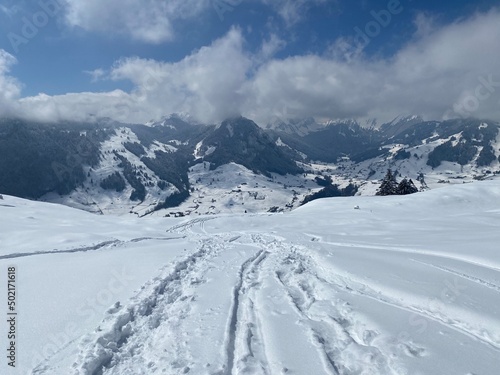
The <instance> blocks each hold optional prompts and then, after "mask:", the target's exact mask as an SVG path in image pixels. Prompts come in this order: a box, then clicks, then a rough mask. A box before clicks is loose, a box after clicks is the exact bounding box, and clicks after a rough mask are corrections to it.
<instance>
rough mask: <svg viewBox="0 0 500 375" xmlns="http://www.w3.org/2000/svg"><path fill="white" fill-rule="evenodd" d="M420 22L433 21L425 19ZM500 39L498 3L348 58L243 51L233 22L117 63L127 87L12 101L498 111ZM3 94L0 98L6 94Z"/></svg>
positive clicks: (47, 112)
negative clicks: (154, 55) (184, 43)
mask: <svg viewBox="0 0 500 375" xmlns="http://www.w3.org/2000/svg"><path fill="white" fill-rule="evenodd" d="M419 17H422V16H419ZM418 22H419V23H420V24H422V25H430V23H429V22H426V21H425V20H424V19H422V18H420V19H419V20H418ZM498 40H500V12H499V11H498V10H496V9H493V10H491V11H490V12H488V13H482V14H476V15H474V16H471V17H470V18H468V19H463V20H460V21H457V22H454V23H452V24H448V25H444V26H441V27H438V26H437V25H435V24H433V25H432V27H428V26H425V27H421V28H419V29H418V31H417V32H416V33H415V36H414V38H413V39H412V40H411V41H409V42H408V43H407V44H406V45H405V46H404V47H402V48H401V49H400V50H399V51H398V52H397V53H395V54H394V55H393V56H390V57H386V58H380V57H379V58H367V57H365V56H363V54H362V53H360V54H358V55H356V56H354V57H353V58H351V59H350V60H348V61H346V59H344V58H342V57H339V56H340V55H339V54H332V55H328V56H318V55H306V56H292V57H288V58H286V59H277V58H276V57H274V54H273V52H274V51H276V50H277V49H279V48H280V46H282V43H283V42H282V41H281V40H280V39H279V38H277V37H270V38H268V39H266V41H264V42H263V45H262V48H261V49H260V50H259V51H257V52H256V53H255V54H250V53H249V52H248V51H247V50H246V49H245V39H244V36H243V33H242V31H241V30H239V29H237V28H233V29H232V30H231V31H229V32H228V33H227V34H226V35H225V36H224V37H222V38H220V39H219V40H216V41H215V42H213V43H212V44H211V45H209V46H206V47H203V48H200V49H199V50H196V51H194V52H193V53H192V54H191V55H189V56H187V57H186V58H184V59H182V60H180V61H178V62H175V63H166V62H161V61H155V60H148V59H142V58H138V57H133V58H125V59H121V60H119V61H117V62H116V63H115V64H114V65H113V66H112V67H111V68H110V69H109V70H106V77H105V78H107V79H111V80H127V81H130V82H132V83H133V85H134V89H133V90H132V91H131V92H124V91H119V90H118V91H113V92H110V93H81V94H68V95H62V96H55V97H50V96H46V95H39V96H36V97H31V98H25V99H23V100H21V101H17V102H16V103H17V104H18V105H19V106H20V107H21V108H22V112H23V113H24V114H26V113H28V114H30V115H31V116H33V117H43V118H45V119H50V118H70V119H72V118H73V119H74V118H79V119H83V118H88V117H94V116H98V117H100V116H107V117H111V118H114V119H116V120H121V121H134V122H145V121H147V120H150V119H152V118H159V117H161V116H163V115H165V114H169V113H172V112H187V113H190V114H192V115H193V117H195V118H196V119H197V120H199V121H201V122H214V121H219V120H222V119H224V118H225V117H228V116H232V115H235V114H242V115H245V116H248V117H251V118H253V119H255V120H257V121H258V122H259V123H262V124H265V123H266V122H267V121H269V120H270V119H272V118H275V117H276V116H284V115H286V116H289V117H308V116H314V117H318V118H325V119H326V118H327V119H341V118H358V119H362V118H368V117H369V118H373V117H376V118H379V119H380V120H381V121H385V120H390V119H391V118H394V117H396V116H397V115H400V114H421V115H424V116H426V117H427V118H429V119H441V118H449V117H459V116H474V117H487V118H493V119H500V105H499V99H500V71H499V70H498V61H500V50H499V49H498ZM5 56H7V55H5ZM5 56H4V57H3V58H2V59H0V72H1V74H0V77H1V79H0V87H8V88H7V89H6V90H3V91H5V92H8V93H10V94H9V95H10V96H9V97H10V99H9V100H12V98H15V97H16V95H18V93H19V85H18V83H17V82H15V81H13V80H12V78H9V77H8V75H7V73H8V66H9V64H11V63H12V61H10V62H9V59H10V60H12V57H10V58H9V57H8V56H7V57H5ZM2 61H3V62H2ZM2 67H3V68H2ZM100 73H102V72H99V76H100V77H101V78H104V77H102V75H101V74H100ZM2 95H3V96H2V97H1V99H0V100H3V101H5V100H6V99H8V98H6V97H5V94H2Z"/></svg>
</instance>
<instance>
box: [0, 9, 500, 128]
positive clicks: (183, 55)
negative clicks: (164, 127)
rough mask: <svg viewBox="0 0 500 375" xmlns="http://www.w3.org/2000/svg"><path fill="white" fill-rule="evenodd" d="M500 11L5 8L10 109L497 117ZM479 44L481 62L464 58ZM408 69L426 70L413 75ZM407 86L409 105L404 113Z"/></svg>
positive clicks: (203, 116) (2, 23)
mask: <svg viewBox="0 0 500 375" xmlns="http://www.w3.org/2000/svg"><path fill="white" fill-rule="evenodd" d="M496 3H497V1H493V0H476V1H473V2H471V1H465V0H458V1H440V2H437V1H430V0H420V1H419V0H399V1H398V0H389V1H388V0H385V1H368V0H360V1H357V0H353V1H349V0H295V1H292V0H121V1H118V0H106V1H103V0H86V1H84V0H36V1H27V0H1V1H0V28H1V33H0V51H1V54H0V74H1V76H0V89H3V91H4V94H3V98H0V104H1V105H2V107H3V108H0V113H2V112H3V113H4V114H5V115H7V114H10V113H19V112H21V113H30V115H31V116H32V117H40V118H46V119H57V118H58V117H59V118H65V117H71V118H73V117H75V116H76V117H79V118H80V117H81V118H87V117H89V116H94V115H95V116H109V117H113V118H116V119H119V120H125V119H132V120H133V121H137V122H141V121H146V120H147V119H149V118H155V117H158V116H161V115H166V114H168V113H167V112H189V113H191V114H193V115H194V116H195V117H197V118H198V119H200V120H206V121H218V120H221V119H223V117H224V116H229V115H233V114H244V115H247V116H252V117H254V118H256V119H257V120H259V121H260V122H266V121H270V120H272V119H273V118H275V117H301V116H315V117H317V118H320V119H333V118H344V117H354V118H369V117H377V118H385V117H387V118H389V117H390V116H393V115H397V114H398V112H401V113H405V112H410V111H412V112H419V114H422V115H424V116H425V115H426V116H428V117H433V118H436V117H439V116H441V117H447V116H448V117H450V116H451V117H453V116H458V115H460V116H463V115H472V116H488V117H496V116H499V113H498V107H499V105H498V104H499V103H498V99H499V93H498V92H497V91H498V90H496V86H495V84H493V86H494V90H493V92H490V94H491V95H490V97H489V98H487V99H481V100H478V99H477V98H476V100H474V97H476V94H475V92H476V91H477V90H476V89H477V86H478V85H479V84H480V82H481V78H483V80H489V81H490V82H497V81H500V75H499V76H498V77H497V76H496V75H498V74H499V73H500V72H498V64H496V65H495V64H494V61H495V57H496V56H495V55H494V54H493V56H492V54H491V53H489V51H491V49H492V48H493V49H496V50H498V42H497V41H498V40H499V39H498V38H499V35H500V30H499V29H500V26H498V25H499V24H500V22H496V21H498V20H500V18H499V19H497V17H499V9H498V8H496V7H495V5H496ZM377 15H378V16H377ZM33 25H34V26H33ZM460 33H462V34H460ZM476 34H477V35H476ZM462 40H463V45H460V43H461V41H462ZM439 43H442V45H443V48H442V52H441V53H442V56H440V52H439V49H440V48H439V47H438V46H439ZM457 43H458V44H457ZM469 44H470V45H469ZM470 48H473V49H477V50H478V52H479V53H476V55H477V56H476V58H477V61H475V60H474V59H472V60H471V58H470V56H468V55H467V53H466V52H464V51H467V49H469V50H470ZM482 51H484V53H485V54H488V53H489V55H488V56H487V57H486V61H485V57H484V56H482V54H483V52H482ZM452 58H455V59H458V60H457V62H456V64H455V65H456V66H454V65H453V62H452ZM408 59H414V60H411V61H408V62H407V63H408V65H411V64H415V66H413V67H412V66H406V65H405V62H406V61H407V60H408ZM429 59H434V60H435V61H436V66H433V64H432V61H429ZM447 59H450V61H444V62H443V61H441V60H447ZM496 61H497V62H498V61H499V60H498V59H497V60H496ZM422 66H425V67H426V70H425V71H423V70H422V69H421V67H422ZM405 69H408V71H406V72H405ZM419 70H422V71H420V72H419V74H420V75H421V77H414V76H413V75H414V74H415V72H416V71H419ZM391 71H392V72H395V73H394V74H393V73H391ZM490 76H491V77H490ZM447 77H448V79H449V81H448V80H447ZM496 77H497V78H496ZM457 79H458V82H457ZM266 80H267V82H269V85H271V87H266V86H265V83H266ZM358 80H359V81H360V82H356V81H358ZM422 82H423V83H425V82H427V84H428V86H427V87H415V90H416V91H417V93H416V94H415V95H419V96H418V102H417V103H415V100H414V98H412V96H411V93H410V92H408V91H411V90H409V87H411V85H412V84H415V85H416V86H420V85H423V83H422ZM437 82H440V83H439V87H433V86H434V85H437ZM478 82H479V83H478ZM322 83H323V85H322ZM308 84H310V87H308ZM447 84H449V97H448V98H447V99H448V100H443V99H442V98H441V97H442V96H443V92H442V91H441V89H442V87H443V85H444V86H445V87H446V86H447ZM353 86H357V87H359V90H355V89H353ZM377 86H379V88H378V89H377ZM490 86H491V85H490ZM439 88H441V89H440V90H438V91H439V92H436V93H435V94H434V91H436V90H437V89H439ZM490 89H491V87H490ZM398 90H401V97H402V98H404V99H405V100H406V102H401V103H399V100H398V103H394V100H393V98H394V97H399V95H397V92H398ZM490 91H491V90H490ZM374 94H379V95H380V98H379V99H378V100H373V98H372V97H373V95H374ZM364 95H366V98H365V97H364ZM433 95H435V96H436V97H435V100H437V101H439V103H435V102H434V101H435V100H433ZM471 95H472V98H471ZM426 96H429V98H425V97H426ZM485 96H486V94H485V95H482V96H481V98H483V97H485ZM346 97H347V98H346ZM476 101H479V102H480V103H479V105H477V103H476ZM366 102H369V103H366ZM103 103H106V104H105V106H106V107H107V108H106V110H104V109H103V108H101V107H102V106H103ZM363 103H364V104H363ZM457 106H458V107H460V109H457V108H456V107H457ZM463 107H465V110H464V108H463ZM476 107H477V108H476ZM258 108H261V109H260V110H259V109H258ZM450 109H451V110H450ZM499 119H500V118H499Z"/></svg>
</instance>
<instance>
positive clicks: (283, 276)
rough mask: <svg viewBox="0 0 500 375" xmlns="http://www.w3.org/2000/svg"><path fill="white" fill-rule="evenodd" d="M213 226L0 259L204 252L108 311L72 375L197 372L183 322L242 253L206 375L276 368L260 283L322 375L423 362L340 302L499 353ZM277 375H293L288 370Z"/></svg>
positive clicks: (330, 272)
mask: <svg viewBox="0 0 500 375" xmlns="http://www.w3.org/2000/svg"><path fill="white" fill-rule="evenodd" d="M215 219H217V217H212V218H197V219H194V220H188V221H186V222H184V223H181V224H179V225H176V226H173V227H171V228H169V229H168V230H167V233H170V234H178V235H179V236H181V237H174V238H147V237H143V238H136V239H132V240H129V241H119V240H112V241H105V242H102V243H100V244H97V245H93V246H90V247H83V248H79V249H72V250H63V251H55V250H54V251H46V252H36V253H26V254H10V255H6V256H2V257H0V259H8V258H15V257H21V256H33V255H42V254H52V253H56V252H57V253H74V252H86V251H93V250H99V249H103V248H109V247H112V246H119V245H123V244H125V243H134V242H140V241H146V240H171V239H179V238H188V239H189V240H190V241H196V242H198V243H199V246H198V248H197V250H196V251H195V252H193V253H192V254H189V255H187V256H186V257H185V258H184V259H181V260H177V261H176V262H175V263H173V264H169V265H166V266H165V268H164V270H163V271H162V273H161V275H159V276H157V277H156V278H154V279H152V280H150V282H148V283H147V284H146V285H144V286H143V287H142V289H141V290H140V291H139V292H138V294H137V295H135V296H134V297H132V298H131V299H130V301H129V302H128V303H127V304H126V305H125V306H122V305H120V304H116V305H115V306H114V307H112V308H110V309H109V310H108V311H107V313H106V316H105V318H104V320H103V322H102V324H101V325H100V326H99V327H98V328H97V329H96V331H95V332H93V333H91V334H88V335H87V336H86V337H85V338H84V339H83V340H82V342H81V345H80V353H79V354H78V357H77V358H76V359H75V361H74V364H73V367H72V373H73V374H75V375H125V374H134V375H141V374H156V373H162V374H185V373H192V372H190V370H191V368H190V366H192V365H193V363H195V362H196V358H194V357H193V354H192V353H190V351H189V348H187V347H186V345H185V344H183V341H182V339H181V338H182V337H183V336H182V335H183V334H185V332H182V329H181V327H182V321H183V320H188V319H189V318H190V314H191V313H192V311H191V310H192V306H191V305H192V304H193V303H195V301H196V298H197V289H198V288H199V287H200V286H201V285H202V284H204V283H206V277H207V273H208V272H209V271H210V270H211V269H212V268H213V267H214V266H213V264H214V263H216V260H217V258H218V257H220V256H221V254H223V253H224V252H227V251H232V250H234V251H237V250H238V249H239V247H246V248H253V249H254V250H255V251H254V253H253V254H247V255H246V256H245V257H243V258H242V259H241V263H240V265H239V270H238V272H237V274H236V277H235V280H236V282H235V284H234V286H233V289H232V293H231V295H230V296H227V298H229V299H230V309H229V310H228V311H227V317H226V318H227V319H226V329H225V333H224V335H225V338H224V342H223V349H222V351H221V354H222V357H223V358H221V359H220V361H219V362H218V363H215V365H214V366H213V367H212V368H211V369H208V368H207V369H206V372H204V373H206V374H210V375H232V374H261V375H272V374H274V373H275V372H272V368H273V367H272V365H271V362H272V358H270V354H269V353H268V352H267V347H268V345H270V342H269V337H268V334H267V333H266V332H265V330H263V328H262V324H261V323H262V322H261V319H262V316H261V314H260V313H259V308H260V307H259V306H258V302H257V301H258V300H259V299H262V298H265V296H264V295H263V294H262V288H261V286H262V283H263V280H264V279H273V280H275V281H276V282H277V284H278V285H279V286H280V288H281V291H280V292H281V293H282V294H283V296H284V297H285V299H286V300H287V301H288V303H289V305H290V308H291V309H292V310H293V311H294V312H295V314H296V315H297V317H298V318H297V319H298V320H297V324H298V325H299V326H300V327H301V329H303V330H304V331H305V332H307V333H308V334H307V335H308V336H307V338H306V339H307V340H308V342H310V343H311V344H312V345H313V346H314V347H315V348H316V352H317V360H318V361H319V362H321V363H322V368H323V370H324V373H325V374H329V375H344V374H359V375H376V374H380V375H382V374H384V375H404V374H408V372H407V370H406V369H405V368H404V367H402V365H401V364H400V363H399V362H398V356H395V355H394V352H395V351H396V352H398V354H399V355H407V356H410V357H413V358H417V359H418V358H421V357H423V356H425V355H426V348H425V347H422V346H419V345H417V344H415V343H414V342H412V341H409V340H408V341H401V342H397V343H396V344H394V347H393V348H389V347H387V346H384V345H381V344H379V343H378V341H377V340H376V339H377V337H378V336H379V335H380V332H378V331H377V328H375V327H370V326H369V325H368V323H366V322H363V321H362V319H360V318H359V317H357V315H356V314H355V312H354V311H353V310H352V308H351V306H350V305H349V303H348V302H346V301H345V300H342V299H341V298H340V297H339V294H341V293H348V294H352V295H355V296H358V297H362V298H368V299H371V300H373V301H375V302H376V303H382V304H384V305H388V306H391V307H392V308H395V309H398V310H403V311H407V312H410V313H414V314H417V315H419V316H422V317H425V318H427V319H430V320H432V321H435V322H437V323H439V324H441V325H443V326H445V327H448V328H450V329H452V330H455V331H458V332H460V333H461V334H464V335H467V336H469V337H472V338H474V339H476V340H479V341H480V342H482V343H483V344H487V345H489V346H491V347H492V348H493V349H494V350H497V351H500V341H499V340H498V338H495V337H492V336H491V335H490V333H489V332H488V331H485V330H478V329H476V328H475V327H472V326H470V324H469V323H468V322H466V321H461V320H460V319H459V317H460V311H452V310H449V311H445V312H436V311H430V310H428V309H426V308H425V307H424V306H425V304H424V302H423V301H417V302H414V303H413V304H403V303H401V301H400V299H399V298H397V297H396V296H391V293H390V291H385V290H376V289H373V288H371V287H370V286H368V285H366V283H364V282H363V280H362V279H359V278H356V277H354V276H353V275H346V274H345V273H343V274H342V273H339V272H336V270H335V269H333V268H329V269H327V268H325V266H324V264H322V262H321V261H320V260H321V259H319V258H318V257H315V256H312V255H311V253H312V252H311V251H310V250H311V249H308V248H306V247H304V246H301V245H298V244H294V243H289V242H286V241H285V239H283V238H281V237H277V236H275V235H272V234H262V233H260V234H252V233H248V232H230V233H218V234H209V233H207V230H206V228H205V223H206V222H207V221H209V220H215ZM306 236H307V235H306ZM318 243H322V244H327V245H329V246H333V247H335V246H340V247H360V248H369V249H378V250H384V251H399V252H406V253H418V254H420V255H422V256H424V257H427V258H430V259H432V258H435V257H445V255H441V254H437V253H432V252H422V251H420V250H413V249H406V248H388V247H387V246H377V245H373V246H370V245H364V244H355V243H332V242H322V241H320V240H319V239H317V241H316V242H315V243H313V244H312V246H315V244H318ZM245 254H246V253H245ZM450 259H451V258H450ZM453 259H455V258H453ZM411 260H413V261H414V262H418V263H421V264H424V265H427V266H429V267H433V268H435V269H437V270H440V271H442V272H446V273H451V274H454V275H456V276H459V277H462V278H465V279H467V280H469V281H471V282H474V283H477V284H479V285H480V286H483V287H487V288H490V289H493V290H495V291H497V292H498V291H500V287H499V286H498V285H496V284H494V283H491V282H489V281H486V280H483V279H481V278H478V277H475V276H472V275H468V274H465V273H461V272H458V271H455V270H452V269H450V268H447V267H443V266H439V265H435V264H433V263H427V262H424V261H420V260H415V259H411ZM455 260H457V261H461V262H466V263H470V264H474V265H477V266H481V267H486V268H489V269H490V270H495V271H497V270H496V269H495V268H492V267H491V266H490V267H488V266H486V265H481V264H478V263H474V262H472V261H470V260H468V259H462V258H456V259H455ZM450 309H452V308H451V307H450ZM445 313H447V314H445ZM450 316H452V317H455V318H450ZM457 317H458V318H457ZM159 330H162V331H161V333H162V334H163V335H164V337H166V339H165V340H166V342H167V343H168V345H169V347H168V348H167V347H166V348H164V351H165V357H164V358H163V362H161V366H162V369H160V368H159V367H158V365H160V364H158V363H155V362H154V361H151V360H148V359H147V356H146V354H145V353H146V352H147V351H148V345H153V344H152V342H154V341H151V342H149V341H148V340H149V339H150V338H153V337H155V335H156V334H159V333H158V332H159ZM297 339H298V340H300V338H297ZM209 345H210V344H209ZM391 350H392V351H391ZM35 373H36V374H49V373H51V372H50V367H40V368H39V369H38V371H35ZM281 373H282V374H286V373H290V374H294V373H295V372H294V371H293V370H290V371H289V369H287V368H286V367H283V370H282V372H281Z"/></svg>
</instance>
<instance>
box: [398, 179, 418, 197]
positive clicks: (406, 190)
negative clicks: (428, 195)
mask: <svg viewBox="0 0 500 375" xmlns="http://www.w3.org/2000/svg"><path fill="white" fill-rule="evenodd" d="M417 192H418V189H417V187H416V186H415V184H414V183H413V181H412V180H411V179H410V180H408V179H406V178H405V179H403V181H401V182H400V183H399V185H398V191H397V194H398V195H408V194H414V193H417Z"/></svg>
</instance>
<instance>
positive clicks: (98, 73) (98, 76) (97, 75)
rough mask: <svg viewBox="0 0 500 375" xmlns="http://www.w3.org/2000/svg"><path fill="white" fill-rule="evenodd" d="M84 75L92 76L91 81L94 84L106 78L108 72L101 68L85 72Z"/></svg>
mask: <svg viewBox="0 0 500 375" xmlns="http://www.w3.org/2000/svg"><path fill="white" fill-rule="evenodd" d="M84 73H85V74H88V75H89V76H90V80H91V82H92V83H95V82H99V81H101V80H102V79H103V78H104V77H105V76H106V71H105V70H104V69H101V68H99V69H94V70H85V71H84Z"/></svg>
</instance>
